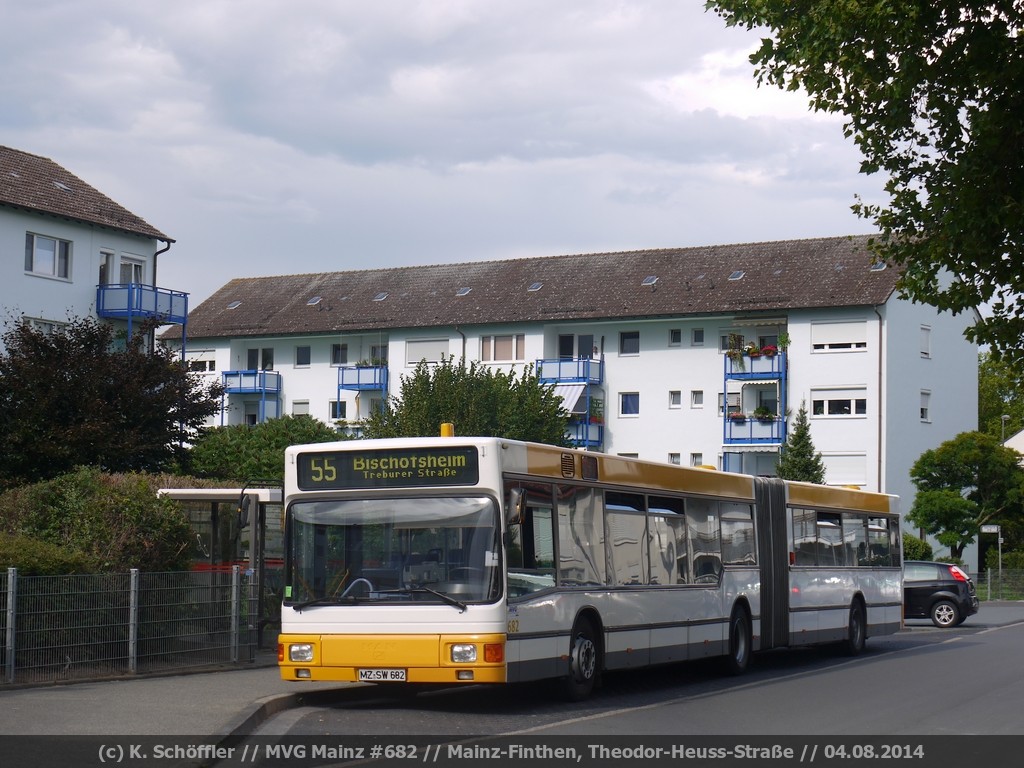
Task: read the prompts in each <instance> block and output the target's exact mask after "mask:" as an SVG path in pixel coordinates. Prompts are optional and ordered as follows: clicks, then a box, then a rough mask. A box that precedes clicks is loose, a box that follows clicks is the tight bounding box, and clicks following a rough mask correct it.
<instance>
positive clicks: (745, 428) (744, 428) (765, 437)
mask: <svg viewBox="0 0 1024 768" xmlns="http://www.w3.org/2000/svg"><path fill="white" fill-rule="evenodd" d="M785 439H786V423H785V421H784V420H783V419H782V418H780V417H778V416H776V417H775V418H772V419H755V418H754V417H752V416H745V417H743V418H742V419H740V418H738V417H734V416H730V417H729V418H727V419H726V420H725V442H726V444H730V443H777V444H781V443H783V442H784V441H785Z"/></svg>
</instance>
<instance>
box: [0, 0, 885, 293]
mask: <svg viewBox="0 0 1024 768" xmlns="http://www.w3.org/2000/svg"><path fill="white" fill-rule="evenodd" d="M703 6H704V3H703V0H649V1H645V0H627V1H626V2H614V1H612V0H557V1H555V2H553V1H552V0H422V1H418V2H415V1H412V0H409V1H408V2H406V1H403V0H392V1H389V0H201V1H197V0H176V2H156V1H153V0H89V1H88V2H83V0H33V1H32V2H25V1H24V0H0V72H2V77H0V144H5V145H7V146H10V147H14V148H17V149H21V150H25V151H28V152H32V153H35V154H40V155H44V156H46V157H49V158H51V159H53V160H54V161H56V162H57V163H59V164H60V165H62V166H64V167H65V168H67V169H68V170H69V171H71V172H72V173H74V174H76V175H78V176H80V177H81V178H82V179H84V180H85V181H87V182H88V183H90V184H92V185H93V186H94V187H96V188H98V189H99V190H100V191H102V192H103V193H105V194H106V195H108V196H109V197H112V198H113V199H114V200H116V201H117V202H119V203H120V204H122V205H123V206H125V207H126V208H128V209H129V210H131V211H132V212H133V213H136V214H138V215H140V216H142V217H143V218H144V219H146V221H148V222H149V223H150V224H152V225H153V226H155V227H157V228H158V229H160V230H161V231H162V232H164V233H166V234H167V235H168V236H169V237H171V238H173V239H174V240H176V241H177V242H176V243H175V244H174V246H173V247H172V248H171V250H170V251H169V252H168V253H167V254H164V255H163V256H161V261H160V266H159V269H160V272H159V275H158V278H157V282H158V284H159V285H160V286H161V287H164V288H172V289H175V290H183V291H187V292H189V293H190V294H191V305H192V306H193V307H195V306H196V305H198V303H199V302H200V301H202V300H203V299H205V298H206V297H208V296H209V295H210V294H211V293H212V292H213V291H215V290H216V289H217V288H219V287H220V286H221V285H223V284H224V283H225V282H227V281H228V280H230V279H231V278H233V277H249V276H260V275H278V274H293V273H300V272H322V271H338V270H350V269H365V268H377V267H388V266H411V265H416V264H426V263H452V262H464V261H487V260H493V259H503V258H511V257H523V256H550V255H555V254H563V253H589V252H603V251H617V250H636V249H644V248H658V247H675V246H693V245H711V244H720V243H738V242H756V241H766V240H786V239H795V238H804V237H819V236H833V235H847V234H861V233H865V232H868V231H870V226H869V224H868V222H866V221H862V220H860V219H857V218H856V217H855V216H854V215H853V214H852V213H851V211H850V206H851V205H852V204H853V203H854V202H855V195H857V194H860V195H861V196H863V197H864V198H865V199H867V200H869V201H871V200H879V199H880V193H879V190H880V188H881V183H882V180H881V179H879V178H875V177H866V176H863V175H861V174H859V173H858V167H859V155H858V153H857V150H856V147H855V146H854V145H853V143H852V142H851V141H850V140H848V139H844V138H843V134H842V120H841V119H840V118H838V117H835V116H826V115H821V114H815V113H812V112H810V111H809V109H808V106H807V99H806V97H805V96H803V95H802V94H799V93H784V92H781V91H778V90H776V89H772V88H767V87H764V88H760V89H758V88H757V87H756V84H755V82H754V78H753V68H752V66H751V65H750V63H749V61H748V59H747V57H748V55H749V54H750V52H751V51H752V50H753V49H754V48H755V46H756V45H757V44H758V41H759V37H760V35H759V34H758V33H756V32H753V33H751V32H746V31H743V30H737V29H728V28H726V27H725V25H724V24H723V22H722V21H721V20H720V19H719V18H718V17H717V16H715V15H714V14H713V13H706V12H705V11H704V9H703Z"/></svg>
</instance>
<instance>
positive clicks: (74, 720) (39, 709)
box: [0, 601, 1024, 759]
mask: <svg viewBox="0 0 1024 768" xmlns="http://www.w3.org/2000/svg"><path fill="white" fill-rule="evenodd" d="M1020 622H1024V602H1009V601H1005V602H1004V601H994V602H986V603H983V604H982V606H981V611H980V612H979V613H978V614H977V615H976V616H972V617H971V618H970V619H969V620H968V623H967V624H965V625H964V628H965V629H977V630H983V629H984V628H986V627H995V626H1001V625H1007V624H1015V623H1020ZM904 631H905V632H914V633H916V632H922V631H924V632H936V633H949V634H950V637H954V636H955V634H956V632H957V630H938V629H935V628H934V627H932V626H931V623H930V622H927V621H917V622H912V623H908V624H907V626H906V628H905V629H904ZM869 642H870V641H869ZM354 685H355V686H362V685H363V684H361V683H286V682H285V681H283V680H282V679H281V677H280V673H279V672H278V669H277V658H276V653H275V652H272V651H260V652H259V653H257V657H256V661H255V662H254V663H253V664H251V665H245V666H242V667H231V668H225V669H221V670H217V671H212V672H202V673H188V674H177V675H171V676H166V677H140V678H126V679H124V680H113V681H110V680H105V681H98V682H91V683H74V684H68V685H51V686H45V687H39V688H15V689H10V690H4V689H3V688H2V687H0V736H56V735H61V736H191V737H210V740H212V741H220V740H221V739H224V738H226V737H228V736H230V735H244V734H247V733H251V732H253V731H254V730H255V729H256V728H258V727H259V725H260V724H261V723H262V722H263V721H265V720H266V719H268V718H270V717H272V716H273V715H275V714H277V713H279V712H282V711H284V710H286V709H288V708H290V707H297V706H305V705H316V704H317V703H318V702H324V703H326V702H329V701H331V700H332V699H334V698H336V697H337V696H338V695H339V693H340V692H341V691H343V690H345V689H351V688H352V686H354ZM0 759H2V758H0Z"/></svg>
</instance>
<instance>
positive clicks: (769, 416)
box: [754, 405, 775, 421]
mask: <svg viewBox="0 0 1024 768" xmlns="http://www.w3.org/2000/svg"><path fill="white" fill-rule="evenodd" d="M754 418H755V419H757V420H758V421H774V420H775V413H774V412H773V411H772V409H771V408H769V407H768V406H766V405H759V406H757V408H755V409H754Z"/></svg>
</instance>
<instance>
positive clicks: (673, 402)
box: [668, 389, 683, 408]
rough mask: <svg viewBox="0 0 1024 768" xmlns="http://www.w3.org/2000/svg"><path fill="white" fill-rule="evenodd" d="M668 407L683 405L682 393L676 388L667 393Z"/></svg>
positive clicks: (680, 406)
mask: <svg viewBox="0 0 1024 768" xmlns="http://www.w3.org/2000/svg"><path fill="white" fill-rule="evenodd" d="M668 407H669V408H682V407H683V393H682V392H681V391H680V390H678V389H673V390H672V391H671V392H669V393H668Z"/></svg>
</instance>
